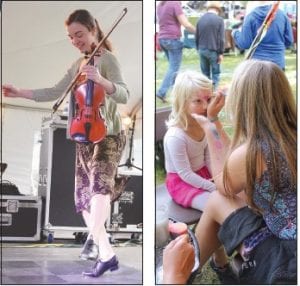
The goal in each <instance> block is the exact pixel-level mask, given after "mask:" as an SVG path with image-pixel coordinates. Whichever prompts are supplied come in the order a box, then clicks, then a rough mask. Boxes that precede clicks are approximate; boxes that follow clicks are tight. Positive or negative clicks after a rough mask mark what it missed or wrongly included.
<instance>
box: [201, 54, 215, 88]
mask: <svg viewBox="0 0 300 286" xmlns="http://www.w3.org/2000/svg"><path fill="white" fill-rule="evenodd" d="M198 52H199V57H200V69H201V71H202V73H203V74H204V75H206V76H207V77H208V78H209V79H211V80H212V81H213V85H214V89H216V88H217V86H218V84H219V81H220V73H221V70H220V64H219V63H218V57H219V55H218V53H217V52H216V51H212V50H209V49H199V51H198Z"/></svg>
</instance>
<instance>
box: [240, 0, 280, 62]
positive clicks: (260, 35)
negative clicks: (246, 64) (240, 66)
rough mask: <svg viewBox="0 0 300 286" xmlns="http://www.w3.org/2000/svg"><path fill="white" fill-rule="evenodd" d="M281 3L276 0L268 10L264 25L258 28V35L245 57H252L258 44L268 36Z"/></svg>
mask: <svg viewBox="0 0 300 286" xmlns="http://www.w3.org/2000/svg"><path fill="white" fill-rule="evenodd" d="M279 4H280V1H276V2H275V3H274V4H273V5H272V7H271V9H270V11H269V12H268V14H267V16H266V18H265V19H264V21H263V23H262V25H261V26H260V28H259V29H258V32H257V34H256V37H255V38H254V40H253V42H252V44H251V46H250V48H249V50H248V53H247V54H246V57H245V59H246V60H248V59H250V58H251V57H252V56H253V54H254V52H255V50H256V48H257V46H258V45H259V44H260V43H261V41H262V40H263V38H264V37H265V36H266V34H267V32H268V29H269V27H270V25H271V23H272V22H273V20H274V18H275V16H276V13H277V10H278V8H279Z"/></svg>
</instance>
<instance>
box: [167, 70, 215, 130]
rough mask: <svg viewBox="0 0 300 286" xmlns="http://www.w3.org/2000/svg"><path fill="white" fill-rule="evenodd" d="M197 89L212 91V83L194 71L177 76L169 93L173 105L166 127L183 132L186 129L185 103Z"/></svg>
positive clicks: (186, 111)
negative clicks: (179, 129)
mask: <svg viewBox="0 0 300 286" xmlns="http://www.w3.org/2000/svg"><path fill="white" fill-rule="evenodd" d="M199 89H202V90H212V81H211V80H210V79H208V78H207V77H206V76H205V75H203V74H201V73H199V72H196V71H190V70H187V71H184V72H181V73H179V74H178V75H177V77H176V80H175V83H174V86H173V89H172V92H171V97H172V98H173V105H172V111H171V113H170V116H169V120H168V121H167V122H166V124H167V126H168V127H171V126H179V127H181V128H183V129H184V130H186V129H187V127H188V120H187V115H188V110H187V103H188V101H189V100H190V99H191V98H192V97H194V96H195V95H196V94H197V93H198V92H199Z"/></svg>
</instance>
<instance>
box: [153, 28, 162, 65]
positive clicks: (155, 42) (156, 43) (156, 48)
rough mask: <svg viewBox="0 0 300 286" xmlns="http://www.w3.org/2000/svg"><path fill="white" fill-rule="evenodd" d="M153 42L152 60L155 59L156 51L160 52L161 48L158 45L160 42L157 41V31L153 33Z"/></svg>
mask: <svg viewBox="0 0 300 286" xmlns="http://www.w3.org/2000/svg"><path fill="white" fill-rule="evenodd" d="M154 44H155V51H154V54H155V55H154V60H157V58H156V52H157V51H159V52H161V51H162V49H161V47H160V44H159V41H158V33H157V32H156V33H155V35H154Z"/></svg>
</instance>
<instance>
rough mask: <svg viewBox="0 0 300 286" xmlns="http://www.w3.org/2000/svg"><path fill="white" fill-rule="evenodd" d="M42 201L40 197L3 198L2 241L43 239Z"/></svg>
mask: <svg viewBox="0 0 300 286" xmlns="http://www.w3.org/2000/svg"><path fill="white" fill-rule="evenodd" d="M41 214H42V199H41V197H39V196H22V195H21V196H9V195H2V196H1V216H0V218H1V220H0V224H1V239H2V241H39V240H40V239H41V224H42V215H41Z"/></svg>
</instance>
